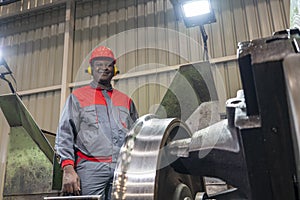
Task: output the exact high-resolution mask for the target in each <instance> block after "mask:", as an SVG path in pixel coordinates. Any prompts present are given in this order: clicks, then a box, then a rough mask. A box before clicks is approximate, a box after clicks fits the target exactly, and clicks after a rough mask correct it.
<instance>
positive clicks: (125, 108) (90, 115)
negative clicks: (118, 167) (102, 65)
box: [55, 84, 138, 167]
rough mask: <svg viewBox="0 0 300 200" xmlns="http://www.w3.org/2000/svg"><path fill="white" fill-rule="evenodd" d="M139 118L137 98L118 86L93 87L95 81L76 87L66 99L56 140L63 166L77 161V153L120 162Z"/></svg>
mask: <svg viewBox="0 0 300 200" xmlns="http://www.w3.org/2000/svg"><path fill="white" fill-rule="evenodd" d="M137 118H138V113H137V111H136V108H135V105H134V103H133V101H132V100H131V99H130V98H129V97H128V96H127V95H125V94H123V93H122V92H120V91H118V90H115V89H112V90H108V91H107V90H102V89H98V88H93V87H92V84H91V85H89V86H85V87H82V88H78V89H76V90H74V91H73V93H72V94H71V95H70V96H69V97H68V99H67V101H66V104H65V107H64V109H63V112H62V115H61V118H60V121H59V126H58V130H57V135H56V140H55V150H56V153H57V154H58V155H59V156H60V158H61V162H62V163H61V165H62V167H63V166H65V165H67V164H72V165H74V162H75V160H76V156H77V155H80V156H84V157H87V158H91V159H92V160H97V161H100V162H101V160H103V161H104V162H116V161H117V157H118V155H119V151H120V147H121V146H122V144H123V142H124V139H125V135H126V133H127V132H128V129H130V127H131V126H132V124H133V123H134V121H135V120H136V119H137ZM76 154H77V155H76Z"/></svg>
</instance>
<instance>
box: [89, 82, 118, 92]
mask: <svg viewBox="0 0 300 200" xmlns="http://www.w3.org/2000/svg"><path fill="white" fill-rule="evenodd" d="M90 85H91V87H92V88H94V89H99V90H107V91H112V90H113V88H112V86H111V84H109V86H106V85H102V84H100V83H96V82H95V81H92V82H91V83H90Z"/></svg>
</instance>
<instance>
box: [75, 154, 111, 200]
mask: <svg viewBox="0 0 300 200" xmlns="http://www.w3.org/2000/svg"><path fill="white" fill-rule="evenodd" d="M115 165H116V164H115V163H106V162H93V161H88V160H85V159H81V160H80V161H79V162H78V163H77V165H76V172H77V174H78V176H79V177H80V186H81V193H82V195H102V197H103V198H102V199H103V200H110V199H111V192H112V183H113V176H114V170H115Z"/></svg>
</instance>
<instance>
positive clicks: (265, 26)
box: [0, 0, 290, 186]
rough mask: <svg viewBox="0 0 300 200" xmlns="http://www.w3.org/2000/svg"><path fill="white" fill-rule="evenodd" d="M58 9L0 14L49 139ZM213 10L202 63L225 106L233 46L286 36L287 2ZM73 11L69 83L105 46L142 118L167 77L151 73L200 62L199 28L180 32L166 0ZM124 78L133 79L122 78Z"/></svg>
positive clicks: (225, 1) (250, 2)
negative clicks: (208, 63)
mask: <svg viewBox="0 0 300 200" xmlns="http://www.w3.org/2000/svg"><path fill="white" fill-rule="evenodd" d="M65 2H67V1H64V0H21V1H19V2H17V3H14V4H11V5H7V6H1V7H0V45H1V46H2V49H4V57H5V58H6V60H7V62H8V64H9V66H10V67H11V69H12V71H13V72H14V75H15V77H16V80H17V83H18V91H20V94H22V95H23V96H22V99H23V101H24V102H25V105H26V106H27V107H28V109H29V110H30V112H31V113H32V115H33V117H34V118H35V119H36V120H37V123H38V124H39V126H40V127H41V128H43V129H46V130H48V131H51V132H55V130H56V126H57V123H58V118H59V111H60V99H61V93H60V88H61V86H60V85H61V80H62V79H63V78H64V77H62V68H63V67H64V66H63V56H64V53H65V52H64V42H65V41H64V34H65V28H66V24H65V16H66V6H65ZM212 3H213V8H214V10H215V13H216V18H217V22H216V23H214V24H211V25H206V26H205V29H206V31H207V34H208V36H209V38H208V49H209V55H210V57H211V59H212V61H213V62H216V65H215V68H214V69H213V74H214V77H215V84H216V87H217V90H218V93H219V95H220V96H221V100H222V101H225V99H227V98H230V97H233V96H235V94H236V91H237V90H238V89H240V88H241V83H240V78H239V72H238V67H237V63H236V60H235V57H236V56H235V55H236V49H237V43H238V42H239V41H246V40H251V39H255V38H259V37H265V36H269V35H271V34H272V32H274V31H278V30H282V29H285V28H288V27H289V22H288V19H289V6H290V5H289V0H212ZM49 5H50V6H49ZM41 8H42V9H41ZM75 8H76V12H75V13H76V16H75V21H74V23H75V30H74V38H73V41H74V43H73V44H74V52H73V54H72V57H73V58H72V59H73V67H72V70H71V71H70V73H71V76H72V78H71V82H73V83H74V82H76V81H81V80H87V79H89V77H88V76H87V75H86V74H85V73H84V69H85V68H86V67H87V63H86V62H83V61H84V59H85V58H86V56H87V55H88V53H89V52H90V51H91V50H92V49H93V48H94V47H95V46H96V45H98V44H105V45H107V46H109V47H111V48H112V49H113V50H114V51H115V54H116V56H117V57H118V62H117V64H118V66H119V68H120V71H121V74H122V76H119V80H118V83H117V85H118V86H119V88H120V89H122V90H127V91H133V92H132V95H133V98H134V100H135V102H136V104H137V106H138V108H139V111H140V113H141V114H144V113H147V112H148V111H149V107H151V106H154V105H155V104H156V103H158V102H159V101H160V99H161V98H162V96H163V95H164V93H165V91H166V88H165V87H164V86H165V85H168V84H169V83H170V82H171V80H172V77H173V76H174V72H175V71H174V70H173V71H172V70H166V71H164V70H158V69H165V67H168V66H176V65H179V64H183V63H187V62H195V61H199V60H202V57H203V56H202V53H203V52H202V47H201V45H202V38H201V35H200V31H199V28H198V27H194V28H189V29H187V28H185V26H184V24H183V22H182V21H176V17H175V15H174V12H173V7H172V5H171V3H170V1H169V0H155V1H150V0H123V1H117V0H93V1H92V0H77V1H76V6H75ZM82 63H83V64H82ZM175 68H176V67H174V69H175ZM153 70H154V72H153ZM155 70H157V72H155ZM129 71H131V72H135V73H136V76H130V74H127V72H129ZM145 73H151V74H145ZM218 74H219V75H221V77H222V78H219V76H217V75H218ZM147 83H151V84H148V85H150V86H149V87H148V86H143V84H144V85H147ZM157 83H159V84H157ZM0 84H1V86H0V93H1V94H3V93H7V92H9V89H8V87H7V85H6V83H5V82H3V81H1V83H0ZM73 85H74V84H73ZM141 85H142V86H141ZM137 86H141V87H137ZM135 87H136V88H138V89H137V90H135ZM132 88H133V89H132ZM5 123H6V122H4V119H3V117H2V118H1V123H0V125H1V127H0V128H1V130H2V131H1V133H4V134H6V132H5V130H6V129H7V127H6V126H5V125H3V124H5ZM6 131H7V130H6ZM0 135H1V134H0ZM1 141H3V140H2V139H1ZM1 146H2V145H1ZM0 154H1V152H0ZM1 155H2V154H1ZM0 172H1V168H0ZM2 173H3V171H2ZM0 178H1V173H0ZM0 181H1V179H0ZM0 186H1V182H0Z"/></svg>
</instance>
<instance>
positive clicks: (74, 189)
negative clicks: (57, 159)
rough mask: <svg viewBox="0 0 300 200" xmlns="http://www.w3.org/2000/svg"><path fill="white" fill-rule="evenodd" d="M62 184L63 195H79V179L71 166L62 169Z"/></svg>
mask: <svg viewBox="0 0 300 200" xmlns="http://www.w3.org/2000/svg"><path fill="white" fill-rule="evenodd" d="M62 184H63V185H62V188H63V193H64V194H67V195H69V194H72V195H80V178H79V176H78V175H77V173H76V172H75V170H74V167H73V166H72V165H67V166H65V167H64V175H63V182H62Z"/></svg>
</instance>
